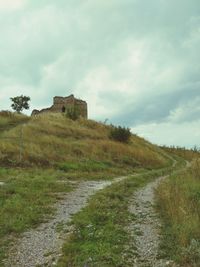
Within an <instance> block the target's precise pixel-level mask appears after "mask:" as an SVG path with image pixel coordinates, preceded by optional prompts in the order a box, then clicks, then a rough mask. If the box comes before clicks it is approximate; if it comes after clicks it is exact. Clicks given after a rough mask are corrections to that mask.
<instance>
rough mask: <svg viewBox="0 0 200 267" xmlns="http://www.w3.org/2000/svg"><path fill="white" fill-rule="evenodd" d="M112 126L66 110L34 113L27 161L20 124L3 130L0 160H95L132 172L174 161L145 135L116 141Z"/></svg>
mask: <svg viewBox="0 0 200 267" xmlns="http://www.w3.org/2000/svg"><path fill="white" fill-rule="evenodd" d="M13 116H15V115H13ZM17 116H18V115H17ZM3 119H4V118H3ZM1 120H2V116H1V115H0V121H1ZM110 130H111V127H110V126H107V125H104V124H103V123H97V122H95V121H91V120H85V119H78V120H76V121H73V120H70V119H68V118H66V116H65V115H62V114H42V115H38V116H35V117H31V118H30V120H29V121H28V123H26V124H25V125H23V151H22V159H23V162H19V152H20V143H19V136H20V132H21V126H20V125H19V126H17V127H15V128H12V129H10V130H9V131H4V133H2V138H4V137H5V139H0V151H1V152H0V164H1V165H3V166H19V165H20V166H21V165H23V166H30V167H31V166H42V167H44V166H46V167H55V166H58V164H66V163H77V162H79V161H80V162H82V161H84V162H88V161H90V162H91V161H93V163H94V161H95V162H106V164H107V163H108V164H107V166H108V165H109V166H113V167H116V168H119V169H121V170H123V171H124V170H127V171H128V172H131V171H132V170H134V168H136V167H137V168H138V167H140V168H160V167H164V166H167V165H169V164H170V160H169V158H168V157H167V156H166V155H165V154H164V153H163V151H162V150H161V149H159V148H158V147H156V146H154V145H151V144H150V143H148V142H147V141H145V140H144V139H142V138H140V137H138V136H136V135H131V137H130V142H129V143H128V144H124V143H121V142H116V141H113V140H110V139H109V133H110ZM81 164H82V163H81Z"/></svg>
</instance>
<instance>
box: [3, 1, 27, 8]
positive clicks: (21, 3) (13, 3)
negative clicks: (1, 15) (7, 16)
mask: <svg viewBox="0 0 200 267" xmlns="http://www.w3.org/2000/svg"><path fill="white" fill-rule="evenodd" d="M25 4H26V0H0V10H2V9H18V8H21V7H23V6H24V5H25Z"/></svg>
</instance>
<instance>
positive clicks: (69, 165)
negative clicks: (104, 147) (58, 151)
mask: <svg viewBox="0 0 200 267" xmlns="http://www.w3.org/2000/svg"><path fill="white" fill-rule="evenodd" d="M112 165H113V164H112V163H110V162H102V161H95V160H87V161H79V162H65V163H59V164H58V169H60V170H63V171H65V172H68V171H83V172H85V171H86V172H96V171H104V170H108V169H109V168H110V167H112Z"/></svg>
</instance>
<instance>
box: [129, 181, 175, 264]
mask: <svg viewBox="0 0 200 267" xmlns="http://www.w3.org/2000/svg"><path fill="white" fill-rule="evenodd" d="M165 178H166V177H160V178H158V179H157V180H155V181H153V182H151V183H149V184H148V185H147V186H145V187H144V188H142V189H140V190H138V191H137V192H136V193H135V194H134V195H133V197H132V198H131V201H130V205H129V211H130V212H131V213H132V214H133V215H134V218H135V220H133V221H132V223H131V224H130V225H129V227H128V229H127V230H128V231H129V233H130V235H131V237H132V240H134V241H133V243H132V244H130V247H129V248H128V249H129V250H131V249H133V248H134V250H135V249H136V251H137V253H135V254H134V255H132V257H131V258H129V262H130V263H131V264H132V265H131V266H134V267H147V266H148V267H150V266H151V267H164V266H175V264H174V263H173V262H172V261H170V260H166V259H165V260H163V259H159V243H160V227H161V222H160V220H159V217H158V215H157V213H156V211H155V209H154V205H155V199H154V190H155V189H156V188H157V187H158V185H159V183H160V182H161V181H163V180H164V179H165Z"/></svg>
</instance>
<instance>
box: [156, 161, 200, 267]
mask: <svg viewBox="0 0 200 267" xmlns="http://www.w3.org/2000/svg"><path fill="white" fill-rule="evenodd" d="M157 202H158V210H159V212H160V214H161V218H162V220H163V242H162V249H163V250H164V255H165V256H167V257H168V258H169V257H170V258H171V259H173V260H175V261H176V262H178V263H179V264H181V266H194V267H195V266H199V262H200V162H199V161H195V163H193V165H192V167H191V168H190V169H189V170H187V171H184V172H181V173H178V174H174V175H173V176H171V177H170V178H169V179H168V180H167V181H166V182H164V183H162V184H161V185H160V186H159V188H158V190H157Z"/></svg>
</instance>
